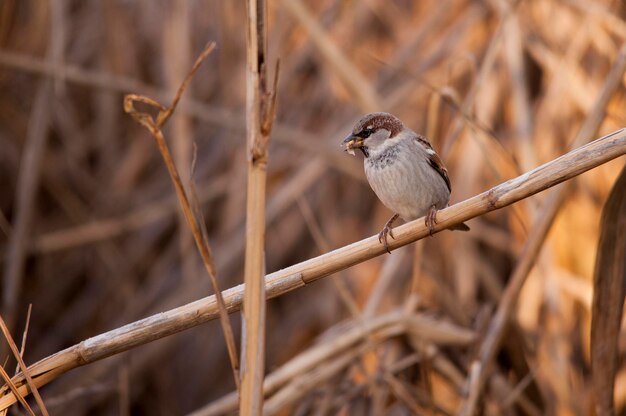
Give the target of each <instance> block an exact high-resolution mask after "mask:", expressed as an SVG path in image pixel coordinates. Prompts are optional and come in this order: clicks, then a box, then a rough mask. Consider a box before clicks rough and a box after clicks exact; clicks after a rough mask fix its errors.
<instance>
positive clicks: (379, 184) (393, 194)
mask: <svg viewBox="0 0 626 416" xmlns="http://www.w3.org/2000/svg"><path fill="white" fill-rule="evenodd" d="M365 175H366V176H367V180H368V181H369V183H370V186H371V187H372V189H373V190H374V192H375V193H376V195H377V196H378V198H379V199H380V200H381V202H382V203H383V204H384V205H385V206H386V207H387V208H389V209H390V210H392V211H393V212H395V213H398V214H400V216H401V217H402V218H403V219H404V220H406V221H410V220H414V219H416V218H419V217H421V216H423V215H425V214H426V213H427V212H428V210H429V209H430V207H431V206H433V205H434V206H435V207H436V208H437V209H441V208H445V207H446V206H447V205H448V200H449V198H450V192H449V191H448V188H447V186H446V184H445V181H444V180H443V178H442V177H441V176H440V175H439V173H437V171H436V170H434V169H433V168H432V166H431V165H430V163H429V155H428V153H426V150H425V149H423V148H422V147H421V146H419V145H418V144H417V143H416V142H415V140H413V139H412V138H408V137H407V138H403V139H399V140H397V141H395V143H388V144H386V146H384V148H383V149H380V150H378V151H376V150H370V157H368V158H366V159H365Z"/></svg>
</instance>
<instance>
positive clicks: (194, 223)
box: [124, 42, 239, 387]
mask: <svg viewBox="0 0 626 416" xmlns="http://www.w3.org/2000/svg"><path fill="white" fill-rule="evenodd" d="M213 49H215V43H214V42H211V43H209V44H208V45H207V46H206V47H205V48H204V50H203V51H202V53H200V55H199V56H198V58H197V59H196V61H195V62H194V64H193V66H192V68H191V70H190V71H189V73H188V74H187V76H186V77H185V79H184V80H183V82H182V84H181V85H180V87H179V89H178V91H177V93H176V96H175V97H174V100H173V101H172V104H171V105H170V106H169V107H165V106H163V105H162V104H160V103H159V102H157V101H155V100H153V99H151V98H148V97H145V96H141V95H135V94H129V95H127V96H125V97H124V110H125V111H126V112H127V113H128V114H130V115H131V116H132V117H133V118H134V119H135V120H136V121H137V122H138V123H139V124H141V125H143V126H144V127H146V128H147V129H148V131H150V133H151V134H152V137H154V139H155V141H156V143H157V146H158V148H159V151H160V153H161V155H162V156H163V160H164V162H165V166H166V167H167V170H168V173H169V174H170V178H171V179H172V182H173V184H174V188H175V189H176V195H177V196H178V199H179V202H180V205H181V207H182V210H183V214H184V216H185V219H186V220H187V224H188V225H189V227H190V228H191V233H192V235H193V238H194V240H195V243H196V247H197V248H198V251H199V252H200V256H201V257H202V262H203V263H204V266H205V268H206V271H207V273H208V275H209V279H210V281H211V285H212V287H213V291H214V292H215V294H216V296H217V302H218V305H219V316H220V324H221V325H222V330H223V332H224V338H225V340H226V346H227V349H228V354H229V358H230V362H231V367H232V369H233V377H234V379H235V384H236V385H237V387H239V373H238V368H239V361H238V357H237V347H236V345H235V336H234V334H233V330H232V327H231V325H230V319H229V318H228V313H227V311H226V308H225V307H224V300H223V299H222V294H221V291H220V288H219V284H218V281H217V271H216V270H215V264H214V261H213V255H212V254H211V248H210V247H209V244H208V240H206V239H205V238H204V236H203V233H202V230H201V228H200V225H199V224H198V220H197V218H196V216H194V213H193V209H192V208H191V204H190V202H189V198H188V197H187V194H186V192H185V188H184V186H183V184H182V182H181V180H180V176H179V174H178V170H177V169H176V166H175V165H174V160H173V158H172V155H171V153H170V151H169V149H168V147H167V143H166V141H165V137H164V136H163V132H162V131H161V127H162V126H163V125H164V124H165V123H166V122H167V120H168V119H169V117H170V116H171V115H172V114H173V113H174V111H175V110H176V105H177V104H178V102H179V101H180V99H181V97H182V95H183V93H184V91H185V90H186V89H187V86H188V85H189V82H191V79H192V78H193V76H194V74H195V73H196V71H197V70H198V69H199V68H200V65H201V64H202V62H204V60H205V59H206V58H207V57H208V56H209V54H210V53H211V52H212V51H213ZM134 102H141V103H144V104H147V105H149V106H152V107H156V108H157V109H159V113H158V114H157V117H156V120H155V119H153V118H152V116H150V115H149V114H147V113H141V112H138V111H137V110H135V108H134Z"/></svg>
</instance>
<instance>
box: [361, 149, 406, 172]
mask: <svg viewBox="0 0 626 416" xmlns="http://www.w3.org/2000/svg"><path fill="white" fill-rule="evenodd" d="M399 155H400V146H398V145H397V144H396V145H394V146H389V147H388V148H386V149H385V150H383V151H382V152H380V153H379V154H377V155H376V156H372V157H368V158H367V164H368V165H369V166H370V167H372V168H374V169H385V168H386V167H387V166H389V165H391V164H393V163H395V161H396V160H398V157H399Z"/></svg>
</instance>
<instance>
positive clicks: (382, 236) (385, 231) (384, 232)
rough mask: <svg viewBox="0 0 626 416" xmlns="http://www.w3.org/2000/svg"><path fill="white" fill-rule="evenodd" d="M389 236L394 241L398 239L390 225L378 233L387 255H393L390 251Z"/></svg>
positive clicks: (379, 240)
mask: <svg viewBox="0 0 626 416" xmlns="http://www.w3.org/2000/svg"><path fill="white" fill-rule="evenodd" d="M387 234H389V235H390V236H391V238H393V239H394V240H395V239H396V237H394V236H393V229H392V228H391V227H390V226H389V225H385V226H384V227H383V229H382V230H381V231H380V232H379V233H378V242H379V243H382V245H383V246H384V247H385V251H386V252H387V253H389V254H391V251H390V250H389V244H387Z"/></svg>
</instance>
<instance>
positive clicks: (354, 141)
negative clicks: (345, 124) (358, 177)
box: [342, 134, 363, 156]
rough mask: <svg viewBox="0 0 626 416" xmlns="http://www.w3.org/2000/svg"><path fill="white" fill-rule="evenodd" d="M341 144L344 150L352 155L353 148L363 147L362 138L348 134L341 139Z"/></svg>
mask: <svg viewBox="0 0 626 416" xmlns="http://www.w3.org/2000/svg"><path fill="white" fill-rule="evenodd" d="M342 145H343V146H344V148H345V151H346V152H348V153H350V154H351V155H352V156H354V149H361V148H362V147H363V138H362V137H358V136H354V135H352V134H349V135H348V136H347V137H346V138H345V139H343V142H342Z"/></svg>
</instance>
